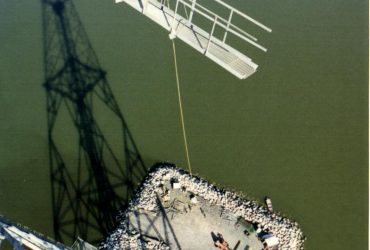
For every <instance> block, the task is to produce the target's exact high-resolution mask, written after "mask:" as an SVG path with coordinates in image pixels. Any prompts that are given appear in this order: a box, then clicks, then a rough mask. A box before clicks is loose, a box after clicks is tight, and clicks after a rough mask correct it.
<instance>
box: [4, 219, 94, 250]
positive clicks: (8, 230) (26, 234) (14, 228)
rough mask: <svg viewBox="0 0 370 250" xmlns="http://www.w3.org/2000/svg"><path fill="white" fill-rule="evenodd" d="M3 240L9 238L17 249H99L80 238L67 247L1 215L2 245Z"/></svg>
mask: <svg viewBox="0 0 370 250" xmlns="http://www.w3.org/2000/svg"><path fill="white" fill-rule="evenodd" d="M3 240H7V241H8V242H9V243H10V244H11V245H12V246H13V248H14V249H15V250H25V249H31V250H97V248H96V247H95V246H93V245H91V244H89V243H88V242H86V241H83V240H82V239H80V238H77V240H76V241H75V242H74V244H73V245H72V247H67V246H65V245H63V244H62V243H60V242H57V241H55V240H53V239H50V238H48V237H46V236H44V235H42V234H40V233H38V232H36V231H34V230H32V229H29V228H28V227H25V226H22V225H21V224H18V223H13V222H11V221H9V220H8V219H6V218H5V217H4V216H2V215H0V246H1V242H2V241H3Z"/></svg>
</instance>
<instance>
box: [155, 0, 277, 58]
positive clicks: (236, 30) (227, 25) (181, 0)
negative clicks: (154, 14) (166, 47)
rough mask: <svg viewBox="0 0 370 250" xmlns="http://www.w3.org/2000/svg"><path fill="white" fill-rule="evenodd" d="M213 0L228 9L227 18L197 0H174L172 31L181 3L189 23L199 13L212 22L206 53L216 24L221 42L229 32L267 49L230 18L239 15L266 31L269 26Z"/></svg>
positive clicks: (174, 29) (219, 0)
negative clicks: (188, 12) (220, 32)
mask: <svg viewBox="0 0 370 250" xmlns="http://www.w3.org/2000/svg"><path fill="white" fill-rule="evenodd" d="M213 1H214V2H216V3H218V4H220V5H221V6H222V7H224V8H226V9H227V10H228V18H227V19H225V18H223V17H221V16H219V15H218V14H216V13H214V12H213V11H211V10H209V9H208V8H206V7H204V6H203V5H201V4H199V3H198V2H197V0H176V6H175V9H174V18H173V20H172V31H173V32H176V27H175V26H176V21H179V20H177V16H178V11H179V7H180V6H179V5H180V4H181V5H183V6H184V8H185V12H186V9H188V10H190V14H189V15H187V17H186V18H187V21H188V23H189V24H190V25H192V24H193V17H194V14H199V15H201V16H202V17H204V18H206V19H207V20H209V21H211V22H212V29H211V31H210V32H209V38H208V45H207V49H206V53H207V51H208V48H209V44H210V43H211V41H212V39H213V37H214V31H215V28H216V26H219V27H221V28H222V29H223V30H224V34H223V39H222V42H223V43H226V39H227V37H228V34H229V33H231V34H233V35H235V36H237V37H239V38H241V39H242V40H244V41H246V42H248V43H250V44H252V45H253V46H255V47H257V48H259V49H261V50H262V51H264V52H266V51H267V49H266V48H264V47H263V46H261V45H260V44H258V43H257V42H256V41H257V38H256V37H254V36H252V35H251V34H249V33H248V32H246V31H245V30H243V29H241V28H240V27H238V26H237V25H235V24H233V23H232V19H233V17H234V16H240V17H242V18H243V19H244V20H247V21H249V22H251V23H253V24H255V25H257V26H258V27H260V28H261V29H263V30H265V31H267V32H271V31H272V30H271V29H270V28H269V27H267V26H265V25H264V24H262V23H260V22H258V21H257V20H255V19H253V18H252V17H250V16H248V15H246V14H245V13H243V12H241V11H239V10H237V9H235V8H234V7H232V6H230V5H228V4H226V3H225V2H223V1H221V0H213ZM161 4H162V5H163V4H164V1H163V0H162V1H161ZM186 13H187V12H186ZM194 24H195V23H194Z"/></svg>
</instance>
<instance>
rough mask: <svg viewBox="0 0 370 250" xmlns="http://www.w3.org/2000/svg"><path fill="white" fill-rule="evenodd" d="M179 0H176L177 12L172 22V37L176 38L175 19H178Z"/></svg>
mask: <svg viewBox="0 0 370 250" xmlns="http://www.w3.org/2000/svg"><path fill="white" fill-rule="evenodd" d="M179 1H181V0H177V1H176V7H175V13H174V15H173V19H172V24H171V33H170V39H174V38H175V37H176V31H175V21H176V15H177V8H178V6H179Z"/></svg>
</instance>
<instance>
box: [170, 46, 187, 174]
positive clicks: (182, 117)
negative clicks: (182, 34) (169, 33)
mask: <svg viewBox="0 0 370 250" xmlns="http://www.w3.org/2000/svg"><path fill="white" fill-rule="evenodd" d="M172 48H173V59H174V61H175V72H176V83H177V96H178V98H179V107H180V116H181V125H182V135H183V136H184V144H185V152H186V159H187V161H188V168H189V172H190V173H191V165H190V157H189V150H188V142H187V140H186V132H185V122H184V115H183V112H182V102H181V92H180V81H179V72H178V69H177V60H176V47H175V41H174V40H172Z"/></svg>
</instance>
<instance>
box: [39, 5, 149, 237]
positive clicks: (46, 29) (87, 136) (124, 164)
mask: <svg viewBox="0 0 370 250" xmlns="http://www.w3.org/2000/svg"><path fill="white" fill-rule="evenodd" d="M41 2H42V17H43V34H44V36H43V46H44V72H45V83H44V87H45V90H46V94H47V118H48V143H49V159H50V179H51V187H52V205H53V223H54V233H55V238H56V240H58V241H61V242H63V243H65V244H70V243H71V242H73V241H74V240H75V239H76V238H77V237H78V236H79V237H81V238H82V239H84V240H86V241H89V242H90V243H97V242H100V241H101V240H102V238H103V237H104V236H106V235H107V234H108V233H109V232H110V231H111V230H112V229H113V228H114V227H115V224H116V213H117V211H118V210H120V209H124V208H125V207H126V205H127V203H128V200H129V199H130V196H131V195H132V194H133V191H134V190H135V188H136V186H137V183H139V182H141V181H142V179H143V178H144V176H145V175H146V172H147V169H146V167H145V164H144V161H143V159H142V157H141V155H140V153H139V151H138V149H137V146H136V144H135V142H134V140H133V137H132V134H131V132H130V130H129V129H128V126H127V123H126V121H125V119H124V117H123V115H122V113H121V111H120V109H119V107H118V104H117V102H116V100H115V98H114V96H113V93H112V90H111V89H110V87H109V85H108V82H107V79H106V72H105V71H103V70H102V69H101V67H100V65H99V62H98V60H97V57H96V55H95V53H94V51H93V49H92V46H91V44H90V42H89V39H88V37H87V34H86V32H85V30H84V28H83V25H82V23H81V21H80V19H79V16H78V14H77V12H76V10H75V7H74V5H73V2H72V1H71V0H42V1H41ZM93 104H94V106H93ZM99 107H103V108H105V112H103V113H104V114H105V113H111V117H112V119H114V120H115V121H116V123H117V124H119V125H118V126H119V129H120V137H117V138H114V141H115V143H116V141H121V143H122V144H121V146H120V147H121V150H118V152H117V149H116V148H117V146H112V144H113V143H112V142H111V141H110V143H109V142H108V137H107V136H106V134H105V133H103V129H102V127H101V126H100V125H99V124H98V121H100V120H99V114H100V113H102V112H100V113H99V114H97V112H96V111H95V110H96V109H97V108H99ZM93 108H94V109H93ZM63 112H64V113H63ZM63 115H64V116H63ZM65 117H68V119H66V118H65ZM66 121H70V123H71V125H70V129H69V130H73V132H70V131H69V130H68V129H67V128H66V127H65V126H66V125H65V124H66ZM109 122H111V120H110V119H109ZM112 122H113V120H112ZM71 135H73V136H71ZM68 136H70V137H71V138H72V139H74V140H71V142H70V143H69V144H68V143H67V144H66V141H65V140H67V139H65V138H68ZM73 137H74V138H73ZM116 144H117V143H116ZM71 151H74V152H73V153H71ZM71 155H72V156H71ZM122 158H124V160H122Z"/></svg>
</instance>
